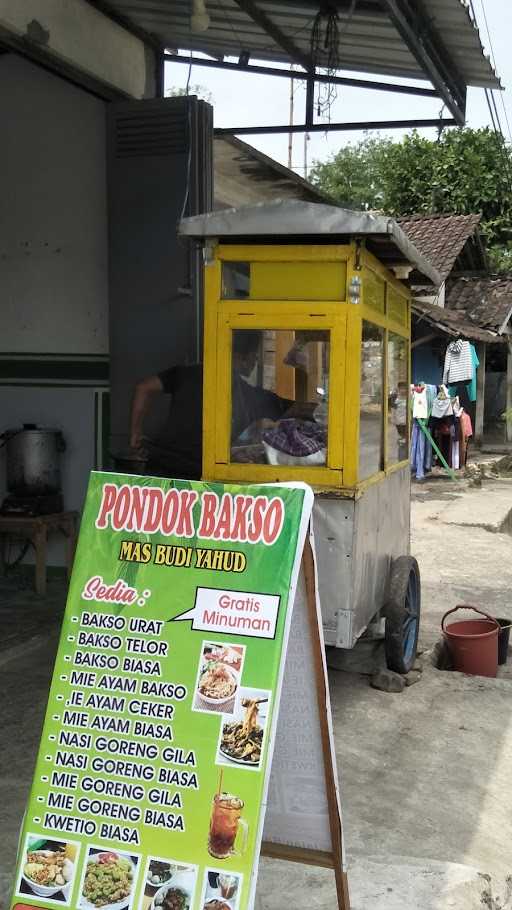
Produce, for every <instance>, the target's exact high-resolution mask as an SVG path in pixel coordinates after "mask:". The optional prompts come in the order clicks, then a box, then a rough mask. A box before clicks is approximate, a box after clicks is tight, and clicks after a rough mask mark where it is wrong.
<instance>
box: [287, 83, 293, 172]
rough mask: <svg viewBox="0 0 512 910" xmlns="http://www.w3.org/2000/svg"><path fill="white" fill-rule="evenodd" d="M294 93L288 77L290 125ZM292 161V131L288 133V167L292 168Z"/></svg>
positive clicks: (291, 123) (291, 124)
mask: <svg viewBox="0 0 512 910" xmlns="http://www.w3.org/2000/svg"><path fill="white" fill-rule="evenodd" d="M294 94H295V86H294V82H293V79H290V126H293V96H294ZM292 162H293V133H292V132H290V133H288V167H289V169H290V170H291V169H292Z"/></svg>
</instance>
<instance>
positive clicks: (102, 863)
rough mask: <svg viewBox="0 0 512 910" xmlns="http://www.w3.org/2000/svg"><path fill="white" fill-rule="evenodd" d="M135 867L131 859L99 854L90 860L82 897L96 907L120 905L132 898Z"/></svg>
mask: <svg viewBox="0 0 512 910" xmlns="http://www.w3.org/2000/svg"><path fill="white" fill-rule="evenodd" d="M132 885H133V867H132V864H131V862H130V860H129V859H126V858H124V857H122V856H119V855H118V854H117V853H113V852H112V853H98V854H97V858H96V857H95V858H94V859H91V860H89V862H88V863H87V868H86V872H85V879H84V884H83V888H82V895H83V897H84V898H85V900H86V901H88V902H89V903H90V904H92V905H93V906H94V907H98V908H99V907H107V906H108V905H110V904H119V903H120V902H121V901H124V900H125V899H126V902H128V898H129V896H130V893H131V890H132Z"/></svg>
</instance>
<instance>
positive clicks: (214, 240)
mask: <svg viewBox="0 0 512 910" xmlns="http://www.w3.org/2000/svg"><path fill="white" fill-rule="evenodd" d="M180 232H181V234H182V235H185V236H187V237H190V238H196V240H197V242H199V243H200V244H202V246H203V255H204V355H203V359H204V396H203V402H204V404H203V413H204V417H203V477H204V479H206V480H213V481H214V480H219V481H237V482H247V483H255V482H258V483H260V482H283V481H292V480H301V481H305V482H307V483H309V484H310V485H311V486H312V487H313V488H314V490H315V508H314V531H315V540H316V550H317V559H318V582H319V594H320V603H321V609H322V616H323V626H324V636H325V643H326V645H332V646H336V647H338V648H352V647H353V645H354V644H355V642H356V641H357V639H358V638H359V637H360V636H361V635H362V634H363V633H364V632H365V630H367V629H368V627H369V626H370V625H372V626H373V628H381V629H382V626H383V625H384V634H385V643H386V656H387V662H388V665H389V667H390V668H391V669H394V670H396V671H398V672H402V673H403V672H407V671H408V670H409V669H410V667H411V665H412V663H413V662H414V659H415V655H416V644H417V639H418V629H419V618H420V578H419V571H418V565H417V562H416V560H415V559H414V558H412V557H411V556H410V555H409V551H410V548H409V513H410V469H409V460H408V440H409V405H408V401H409V383H410V291H409V289H408V286H407V284H406V283H405V282H406V281H407V280H408V279H410V277H411V276H414V278H415V281H416V282H418V281H421V283H422V284H425V285H428V284H429V283H432V282H434V283H436V282H437V280H438V275H437V273H436V272H435V270H434V269H433V268H432V266H431V265H430V264H429V263H428V262H427V261H426V260H425V259H424V258H423V257H422V256H420V254H419V253H418V251H417V250H416V249H415V248H414V246H413V245H412V244H411V243H410V241H409V240H408V238H407V237H406V236H405V234H404V233H403V231H402V230H401V229H400V227H399V226H398V225H397V224H396V223H395V222H394V221H392V220H390V219H388V218H386V217H383V216H380V215H374V214H372V213H364V212H353V211H348V210H345V209H341V208H338V207H335V206H329V205H320V204H314V203H304V202H281V201H278V202H275V203H270V204H262V205H255V206H246V207H243V208H240V209H230V210H224V211H219V212H213V213H210V214H205V215H199V216H195V217H193V218H187V219H184V220H183V221H182V222H181V225H180ZM382 620H385V623H383V622H382Z"/></svg>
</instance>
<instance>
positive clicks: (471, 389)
mask: <svg viewBox="0 0 512 910" xmlns="http://www.w3.org/2000/svg"><path fill="white" fill-rule="evenodd" d="M469 347H470V349H471V362H472V364H473V375H472V377H471V382H470V383H469V385H468V387H467V389H468V395H469V400H470V401H476V371H477V368H478V367H479V366H480V361H479V359H478V354H477V353H476V350H475V346H474V344H470V346H469Z"/></svg>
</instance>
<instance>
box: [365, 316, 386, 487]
mask: <svg viewBox="0 0 512 910" xmlns="http://www.w3.org/2000/svg"><path fill="white" fill-rule="evenodd" d="M383 355H384V329H381V328H380V327H379V326H377V325H373V323H371V322H365V321H364V320H363V337H362V342H361V402H360V409H359V480H365V479H366V478H367V477H371V476H372V475H373V474H376V473H377V472H378V471H382V469H383V467H384V465H383V426H382V421H383V415H384V371H383V363H384V356H383Z"/></svg>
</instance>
